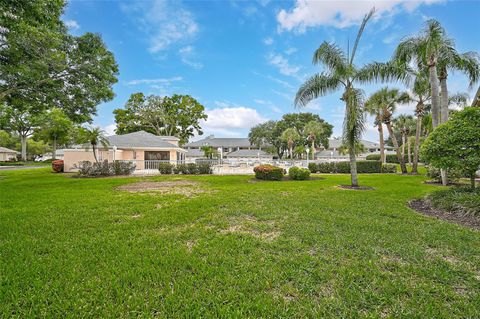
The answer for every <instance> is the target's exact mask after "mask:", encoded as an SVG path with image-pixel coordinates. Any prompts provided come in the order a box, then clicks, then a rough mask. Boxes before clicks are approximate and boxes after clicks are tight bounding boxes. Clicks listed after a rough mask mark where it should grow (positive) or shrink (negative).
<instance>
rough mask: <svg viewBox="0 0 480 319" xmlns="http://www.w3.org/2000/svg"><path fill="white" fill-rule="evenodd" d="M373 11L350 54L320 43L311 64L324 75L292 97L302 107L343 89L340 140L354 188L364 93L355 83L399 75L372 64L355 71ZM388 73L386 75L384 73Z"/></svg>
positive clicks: (336, 47) (368, 16) (313, 78)
mask: <svg viewBox="0 0 480 319" xmlns="http://www.w3.org/2000/svg"><path fill="white" fill-rule="evenodd" d="M373 13H374V10H371V11H370V12H369V13H368V14H367V15H365V17H364V19H363V21H362V23H361V25H360V29H359V31H358V34H357V37H356V40H355V44H354V45H353V48H352V51H351V52H350V51H348V52H347V53H345V51H344V50H342V49H341V48H340V47H339V46H338V45H336V44H333V43H328V42H323V43H322V44H321V45H320V47H319V48H318V49H317V50H316V51H315V53H314V55H313V64H315V65H316V64H322V65H323V66H324V68H325V70H326V71H324V72H322V73H319V74H316V75H314V76H312V77H311V78H309V79H308V80H307V81H305V83H304V84H302V86H301V87H300V88H299V89H298V91H297V94H296V96H295V106H296V107H305V106H306V105H307V104H308V103H309V102H310V101H312V100H314V99H316V98H318V97H320V96H325V95H327V94H329V93H333V92H335V91H337V90H339V89H341V88H342V89H343V94H342V97H341V100H342V101H343V102H344V103H345V119H344V122H343V140H344V143H345V144H346V146H347V147H348V149H349V157H350V174H351V184H352V186H354V187H356V186H358V175H357V163H356V158H355V143H356V142H358V141H359V140H360V138H361V135H362V133H363V131H364V129H365V115H364V93H363V91H362V90H360V89H357V88H356V87H355V85H356V84H357V83H360V84H362V83H370V82H372V81H375V80H378V79H381V80H388V79H390V78H396V77H399V76H401V74H397V73H395V71H396V69H395V68H394V67H390V66H389V68H388V69H385V68H384V67H383V66H381V65H377V64H376V63H372V64H367V65H365V66H363V67H360V68H359V67H357V66H356V65H355V64H354V59H355V54H356V52H357V47H358V44H359V42H360V39H361V37H362V33H363V30H364V29H365V26H366V24H367V22H368V20H369V19H370V18H371V17H372V15H373ZM387 71H388V72H387Z"/></svg>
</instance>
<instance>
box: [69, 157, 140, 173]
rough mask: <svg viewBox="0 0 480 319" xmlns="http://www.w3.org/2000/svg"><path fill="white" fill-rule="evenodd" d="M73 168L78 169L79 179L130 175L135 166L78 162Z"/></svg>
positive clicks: (131, 164)
mask: <svg viewBox="0 0 480 319" xmlns="http://www.w3.org/2000/svg"><path fill="white" fill-rule="evenodd" d="M74 168H76V169H78V175H79V176H80V177H105V176H113V175H130V174H132V173H133V171H134V170H135V164H133V163H131V162H120V161H116V162H113V163H112V162H108V161H106V160H105V161H103V162H95V163H92V162H90V161H83V162H80V163H79V164H78V165H77V164H75V165H74Z"/></svg>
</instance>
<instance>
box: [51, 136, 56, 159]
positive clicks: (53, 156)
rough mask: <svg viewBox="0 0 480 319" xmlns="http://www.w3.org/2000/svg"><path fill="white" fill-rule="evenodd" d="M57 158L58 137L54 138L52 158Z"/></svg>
mask: <svg viewBox="0 0 480 319" xmlns="http://www.w3.org/2000/svg"><path fill="white" fill-rule="evenodd" d="M55 159H57V138H56V137H54V138H53V143H52V160H55Z"/></svg>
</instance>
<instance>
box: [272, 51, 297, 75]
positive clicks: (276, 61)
mask: <svg viewBox="0 0 480 319" xmlns="http://www.w3.org/2000/svg"><path fill="white" fill-rule="evenodd" d="M267 61H268V63H269V64H270V65H273V66H274V67H276V68H277V69H278V71H279V72H280V73H281V74H283V75H287V76H293V77H298V71H300V67H299V66H296V65H291V64H290V63H289V61H288V59H287V58H285V57H284V56H282V55H281V54H279V53H272V52H271V53H269V54H268V55H267Z"/></svg>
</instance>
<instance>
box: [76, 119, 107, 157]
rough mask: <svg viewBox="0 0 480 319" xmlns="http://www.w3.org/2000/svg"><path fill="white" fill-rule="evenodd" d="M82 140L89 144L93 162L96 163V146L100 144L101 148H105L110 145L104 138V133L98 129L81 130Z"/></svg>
mask: <svg viewBox="0 0 480 319" xmlns="http://www.w3.org/2000/svg"><path fill="white" fill-rule="evenodd" d="M81 135H82V139H84V140H85V141H87V142H88V143H90V145H91V146H92V150H93V157H94V158H95V161H96V162H97V163H98V159H97V150H96V149H97V146H98V145H99V144H101V145H102V146H103V147H105V148H107V147H108V145H109V144H110V143H109V142H108V139H107V137H106V132H105V131H103V130H102V129H101V128H100V127H90V128H83V129H82V132H81Z"/></svg>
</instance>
